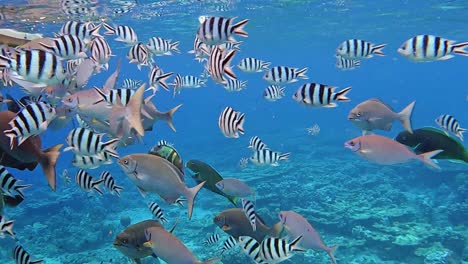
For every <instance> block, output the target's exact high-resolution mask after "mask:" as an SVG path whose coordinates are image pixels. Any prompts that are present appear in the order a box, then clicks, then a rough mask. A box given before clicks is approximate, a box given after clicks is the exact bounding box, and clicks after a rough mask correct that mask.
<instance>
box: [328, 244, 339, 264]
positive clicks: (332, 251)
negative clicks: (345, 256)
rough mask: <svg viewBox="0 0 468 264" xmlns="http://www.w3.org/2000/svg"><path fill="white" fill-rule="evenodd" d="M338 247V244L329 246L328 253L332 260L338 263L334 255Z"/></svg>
mask: <svg viewBox="0 0 468 264" xmlns="http://www.w3.org/2000/svg"><path fill="white" fill-rule="evenodd" d="M337 249H338V245H334V246H331V247H328V248H327V253H328V256H330V259H331V261H332V263H333V264H336V259H335V256H334V255H333V253H334V252H335V250H337Z"/></svg>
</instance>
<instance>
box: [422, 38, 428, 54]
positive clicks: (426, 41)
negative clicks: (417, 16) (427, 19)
mask: <svg viewBox="0 0 468 264" xmlns="http://www.w3.org/2000/svg"><path fill="white" fill-rule="evenodd" d="M428 46H429V36H428V35H424V36H423V43H422V48H423V54H424V58H427V50H428V48H429V47H428Z"/></svg>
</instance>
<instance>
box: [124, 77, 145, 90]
mask: <svg viewBox="0 0 468 264" xmlns="http://www.w3.org/2000/svg"><path fill="white" fill-rule="evenodd" d="M142 84H143V81H140V80H133V79H128V78H127V79H125V80H124V81H123V84H122V88H124V89H132V90H135V89H138V88H139V87H140V86H141V85H142Z"/></svg>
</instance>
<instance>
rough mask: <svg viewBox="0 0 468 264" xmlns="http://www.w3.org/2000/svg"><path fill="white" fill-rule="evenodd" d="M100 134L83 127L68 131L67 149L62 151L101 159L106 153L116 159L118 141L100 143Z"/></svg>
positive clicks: (111, 140)
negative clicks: (70, 151)
mask: <svg viewBox="0 0 468 264" xmlns="http://www.w3.org/2000/svg"><path fill="white" fill-rule="evenodd" d="M102 136H103V135H102V134H97V133H95V132H93V131H92V130H89V129H87V128H84V127H78V128H75V129H73V130H72V131H70V133H69V134H68V136H67V143H68V145H69V146H68V147H66V148H65V149H64V150H63V151H69V150H72V151H73V152H74V153H75V154H80V155H87V156H94V157H103V152H107V154H109V155H110V156H112V157H116V158H117V157H118V156H119V155H118V154H117V152H115V149H114V148H115V145H116V144H117V143H118V141H119V139H117V138H115V139H110V140H109V141H107V142H102Z"/></svg>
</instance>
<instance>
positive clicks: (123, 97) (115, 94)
mask: <svg viewBox="0 0 468 264" xmlns="http://www.w3.org/2000/svg"><path fill="white" fill-rule="evenodd" d="M94 90H96V92H97V93H98V94H99V95H100V96H101V97H102V100H104V101H106V102H107V103H108V104H111V105H114V104H116V103H117V100H119V99H120V103H121V104H122V105H124V106H126V105H127V104H128V102H130V98H131V97H132V96H133V95H134V94H135V92H136V90H133V89H123V88H121V89H113V90H108V91H106V92H104V91H102V90H101V89H99V88H97V87H94ZM99 102H100V101H97V103H99Z"/></svg>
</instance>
